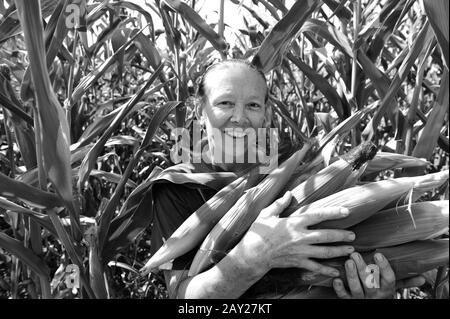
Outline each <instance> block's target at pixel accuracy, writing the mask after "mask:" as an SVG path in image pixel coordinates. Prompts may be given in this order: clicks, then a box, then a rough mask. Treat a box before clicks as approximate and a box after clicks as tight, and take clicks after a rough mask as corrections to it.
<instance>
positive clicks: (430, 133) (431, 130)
mask: <svg viewBox="0 0 450 319" xmlns="http://www.w3.org/2000/svg"><path fill="white" fill-rule="evenodd" d="M448 83H449V80H448V70H445V71H444V74H443V75H442V80H441V88H440V89H439V94H438V96H437V98H436V101H435V102H434V105H433V109H432V110H431V113H430V115H429V116H428V119H427V123H426V124H425V127H424V129H423V131H422V134H421V135H420V137H419V140H418V141H417V144H416V146H415V147H414V150H413V153H412V155H413V156H415V157H423V158H427V159H429V158H430V157H431V156H432V154H433V152H434V148H435V147H436V145H437V141H438V138H439V135H440V132H441V127H442V124H443V122H444V119H445V114H446V113H447V112H448V103H449V98H448V94H449V93H448V91H449V90H448Z"/></svg>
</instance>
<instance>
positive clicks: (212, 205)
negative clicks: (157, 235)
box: [141, 174, 252, 273]
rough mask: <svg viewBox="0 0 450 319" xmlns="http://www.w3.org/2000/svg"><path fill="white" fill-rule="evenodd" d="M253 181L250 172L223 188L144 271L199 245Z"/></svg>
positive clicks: (177, 233)
mask: <svg viewBox="0 0 450 319" xmlns="http://www.w3.org/2000/svg"><path fill="white" fill-rule="evenodd" d="M249 184H250V185H251V184H252V183H251V180H250V179H249V174H247V175H244V176H241V177H239V178H238V179H236V180H235V181H233V182H232V183H230V184H229V185H227V186H225V187H224V188H222V189H221V190H220V191H219V192H218V193H217V194H216V195H214V196H213V197H212V198H211V199H209V200H208V201H207V202H206V203H205V204H203V205H202V206H201V207H200V208H199V209H197V210H196V211H195V212H194V213H193V214H191V215H190V216H189V217H188V218H187V219H186V220H185V221H184V222H183V224H181V226H180V227H178V228H177V230H176V231H175V232H174V233H173V234H172V235H171V236H170V238H169V239H167V240H166V242H165V243H164V245H163V246H161V248H160V249H158V251H156V253H155V254H154V255H153V256H152V257H151V258H150V259H149V260H148V261H147V262H146V264H145V266H144V267H143V268H142V269H141V273H148V272H149V271H151V270H152V269H155V268H157V267H159V266H160V265H162V264H164V263H166V262H169V261H171V260H172V259H174V258H177V257H179V256H182V255H183V254H185V253H187V252H189V251H190V250H191V249H193V248H194V247H195V246H197V245H199V244H200V243H201V241H202V240H203V239H204V238H205V237H206V235H207V234H208V232H209V231H210V230H211V229H212V228H213V227H214V226H215V225H216V224H217V222H218V221H219V220H220V218H222V217H223V215H225V213H226V212H227V211H228V210H229V209H230V208H231V207H232V206H233V203H235V202H236V200H237V199H238V198H239V197H241V196H242V194H243V193H244V191H245V189H246V188H247V187H248V185H249Z"/></svg>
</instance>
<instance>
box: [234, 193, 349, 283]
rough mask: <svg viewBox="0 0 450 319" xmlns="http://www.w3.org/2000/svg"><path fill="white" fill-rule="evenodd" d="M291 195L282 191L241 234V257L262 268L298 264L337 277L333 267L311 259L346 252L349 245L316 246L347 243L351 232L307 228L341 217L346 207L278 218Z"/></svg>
mask: <svg viewBox="0 0 450 319" xmlns="http://www.w3.org/2000/svg"><path fill="white" fill-rule="evenodd" d="M291 198H292V194H291V193H290V192H286V194H285V195H284V196H283V197H282V198H280V199H278V200H277V201H275V202H274V203H273V204H272V205H270V206H268V207H267V208H265V209H264V210H263V211H261V214H260V215H259V216H258V218H257V219H256V220H255V222H254V223H253V224H252V226H251V227H250V229H249V231H248V232H247V234H246V235H245V236H244V237H243V239H242V241H241V243H240V245H241V248H242V250H241V251H244V253H243V258H245V259H246V260H247V261H248V262H250V263H252V264H254V265H257V266H258V267H259V268H262V269H264V270H265V271H268V270H270V269H271V268H288V267H299V268H305V269H307V270H310V271H314V272H317V273H321V274H324V275H327V276H331V277H336V276H339V271H338V270H337V269H335V268H332V267H328V266H324V265H322V264H320V263H318V262H316V261H313V260H312V259H311V258H319V259H320V258H323V259H328V258H333V257H340V256H347V255H350V254H351V253H352V252H353V251H354V249H353V247H351V246H316V245H315V244H324V243H332V242H351V241H353V240H354V239H355V234H354V233H352V232H350V231H346V230H334V229H333V230H332V229H313V230H310V229H308V227H309V226H312V225H315V224H318V223H320V222H323V221H325V220H330V219H338V218H343V217H346V216H347V215H348V210H347V209H343V208H340V207H328V208H323V209H317V210H313V211H309V212H305V213H303V214H300V215H294V214H292V215H291V216H289V217H285V218H279V217H278V216H279V214H280V213H281V212H282V211H283V210H284V209H285V208H286V207H287V206H288V205H289V202H290V201H291Z"/></svg>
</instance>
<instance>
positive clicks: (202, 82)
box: [196, 59, 269, 102]
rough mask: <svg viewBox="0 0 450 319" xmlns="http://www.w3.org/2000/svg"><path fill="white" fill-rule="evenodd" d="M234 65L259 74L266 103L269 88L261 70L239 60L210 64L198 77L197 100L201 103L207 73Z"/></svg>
mask: <svg viewBox="0 0 450 319" xmlns="http://www.w3.org/2000/svg"><path fill="white" fill-rule="evenodd" d="M236 64H240V65H245V66H247V67H248V68H249V69H251V70H254V71H255V72H256V73H257V74H259V75H260V76H261V79H263V80H264V84H265V85H266V96H265V97H264V102H267V100H268V99H269V88H268V87H267V80H266V77H265V75H264V73H263V72H262V71H261V70H259V69H258V68H257V67H256V66H254V65H253V64H251V63H249V62H247V61H246V60H239V59H230V60H223V61H220V62H217V63H214V64H211V65H210V66H209V67H208V68H206V71H205V72H204V73H203V75H202V76H201V77H200V80H199V82H198V88H197V93H196V98H197V100H198V101H203V98H204V97H205V79H206V76H207V75H208V74H209V73H211V71H213V70H214V69H217V68H218V67H221V66H226V65H236Z"/></svg>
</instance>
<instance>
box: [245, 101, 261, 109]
mask: <svg viewBox="0 0 450 319" xmlns="http://www.w3.org/2000/svg"><path fill="white" fill-rule="evenodd" d="M248 107H249V108H251V109H252V110H259V109H260V108H261V105H259V104H258V103H250V104H248Z"/></svg>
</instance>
